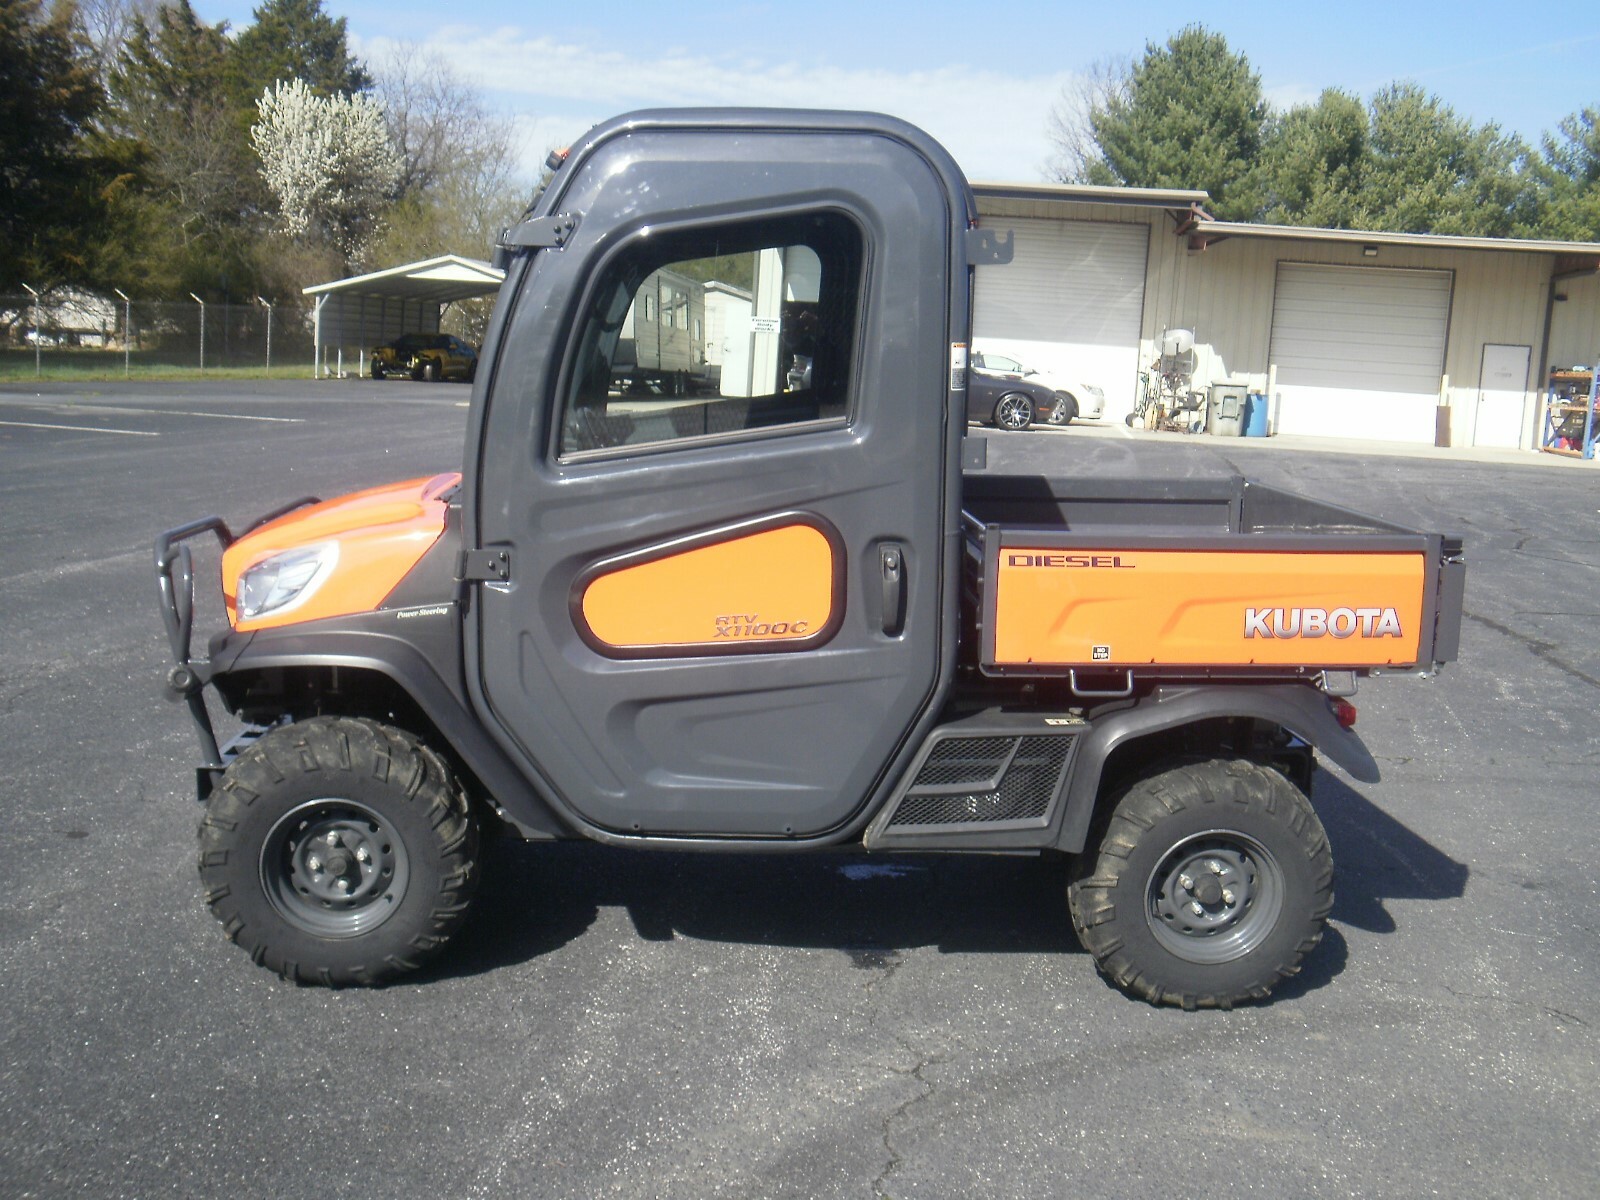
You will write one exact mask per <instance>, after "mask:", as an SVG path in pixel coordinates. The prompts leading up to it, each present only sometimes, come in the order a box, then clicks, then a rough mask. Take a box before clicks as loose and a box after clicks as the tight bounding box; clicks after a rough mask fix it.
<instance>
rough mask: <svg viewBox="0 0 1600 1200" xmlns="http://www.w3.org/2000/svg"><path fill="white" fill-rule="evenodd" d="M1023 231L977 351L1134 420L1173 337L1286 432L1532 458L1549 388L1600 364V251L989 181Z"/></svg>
mask: <svg viewBox="0 0 1600 1200" xmlns="http://www.w3.org/2000/svg"><path fill="white" fill-rule="evenodd" d="M975 190H976V191H977V194H978V206H979V211H980V213H981V214H983V217H984V221H983V223H984V224H985V225H986V226H990V227H993V228H996V229H1001V230H1004V229H1014V230H1016V233H1017V241H1016V256H1015V259H1014V261H1013V262H1012V263H1011V264H1010V265H1008V266H1005V267H984V268H979V270H978V280H977V285H976V311H975V317H974V328H973V334H974V341H975V342H983V343H986V344H990V345H993V346H995V348H996V349H1001V348H1002V347H1003V348H1005V349H1006V352H1008V353H1011V354H1012V356H1013V357H1016V358H1019V359H1021V360H1023V361H1025V362H1027V363H1028V364H1029V365H1030V366H1034V367H1036V368H1037V369H1040V370H1047V371H1051V372H1053V373H1059V374H1065V375H1077V376H1080V377H1083V378H1086V379H1088V380H1090V381H1091V382H1095V383H1098V384H1099V385H1100V386H1101V387H1103V388H1104V389H1105V391H1106V397H1107V406H1106V416H1107V419H1108V420H1116V419H1120V418H1121V417H1122V416H1123V414H1125V413H1127V412H1129V411H1130V410H1131V409H1132V406H1133V403H1134V400H1135V398H1136V396H1137V394H1138V388H1139V386H1140V383H1139V374H1140V371H1141V370H1142V369H1144V368H1147V367H1148V366H1149V364H1150V362H1151V361H1152V359H1153V358H1154V356H1155V347H1156V346H1157V344H1158V343H1159V340H1160V337H1161V334H1162V333H1163V332H1164V331H1165V330H1167V329H1176V328H1183V329H1190V330H1193V331H1194V333H1195V344H1196V348H1197V350H1198V351H1199V355H1198V363H1197V367H1196V373H1195V380H1194V384H1195V386H1196V388H1198V389H1203V388H1204V387H1205V385H1207V384H1209V383H1212V382H1230V383H1238V384H1242V385H1244V386H1246V387H1247V388H1248V389H1249V390H1250V391H1253V392H1259V393H1263V394H1267V395H1270V396H1271V397H1272V398H1273V404H1272V412H1273V423H1274V429H1275V430H1276V431H1278V432H1285V433H1307V434H1321V435H1327V436H1340V435H1345V436H1362V437H1377V438H1383V439H1388V440H1395V441H1411V442H1427V443H1434V442H1441V443H1448V444H1453V445H1479V446H1512V447H1514V446H1524V447H1532V446H1535V445H1537V438H1538V436H1539V428H1538V425H1539V421H1540V400H1541V398H1542V392H1543V388H1542V386H1541V382H1542V381H1543V380H1544V379H1545V378H1546V377H1547V375H1548V373H1549V371H1550V370H1551V369H1552V368H1556V367H1567V366H1573V365H1585V366H1591V365H1593V364H1594V363H1595V360H1596V358H1597V357H1600V245H1596V244H1589V243H1572V242H1553V241H1533V240H1512V239H1496V238H1473V237H1441V236H1433V235H1423V234H1393V233H1375V232H1363V231H1352V230H1325V229H1303V228H1294V227H1288V226H1276V225H1253V224H1246V223H1237V222H1222V221H1216V220H1213V219H1212V218H1211V217H1210V216H1209V215H1208V214H1207V213H1206V211H1205V204H1206V201H1207V199H1208V198H1207V196H1206V194H1205V193H1203V192H1195V191H1183V190H1156V189H1139V188H1097V187H1082V186H1072V185H1042V186H1030V185H1011V184H980V185H977V187H976V189H975Z"/></svg>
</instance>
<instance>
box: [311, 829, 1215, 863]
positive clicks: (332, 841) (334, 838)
mask: <svg viewBox="0 0 1600 1200" xmlns="http://www.w3.org/2000/svg"><path fill="white" fill-rule="evenodd" d="M327 842H328V845H330V846H337V845H338V844H339V835H338V834H337V833H330V834H329V835H328V837H327ZM1212 865H1213V866H1215V865H1216V864H1214V863H1213V864H1212Z"/></svg>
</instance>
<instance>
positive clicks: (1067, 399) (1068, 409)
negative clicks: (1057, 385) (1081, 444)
mask: <svg viewBox="0 0 1600 1200" xmlns="http://www.w3.org/2000/svg"><path fill="white" fill-rule="evenodd" d="M1077 419H1078V401H1077V398H1076V397H1074V396H1072V395H1070V394H1068V393H1067V392H1057V393H1056V402H1055V404H1054V406H1052V407H1051V409H1050V418H1049V423H1050V424H1051V425H1071V424H1072V423H1073V422H1074V421H1076V420H1077Z"/></svg>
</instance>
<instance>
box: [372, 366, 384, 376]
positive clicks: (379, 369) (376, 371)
mask: <svg viewBox="0 0 1600 1200" xmlns="http://www.w3.org/2000/svg"><path fill="white" fill-rule="evenodd" d="M372 377H373V378H374V379H382V378H383V364H382V363H381V362H375V363H373V364H372Z"/></svg>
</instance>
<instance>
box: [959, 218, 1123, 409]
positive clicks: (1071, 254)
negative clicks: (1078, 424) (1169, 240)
mask: <svg viewBox="0 0 1600 1200" xmlns="http://www.w3.org/2000/svg"><path fill="white" fill-rule="evenodd" d="M985 224H987V225H990V226H992V227H994V228H995V229H1000V230H1004V229H1012V230H1015V232H1016V239H1017V241H1016V254H1015V255H1014V256H1013V258H1012V261H1011V262H1010V263H1008V264H1007V265H1006V266H1003V267H979V268H978V270H977V272H976V274H977V280H976V283H975V285H974V297H973V320H972V332H973V341H974V342H975V343H976V344H977V345H978V346H979V347H980V348H982V347H985V346H987V347H989V348H990V349H993V350H995V351H996V352H999V353H1005V354H1010V355H1011V356H1012V357H1013V358H1016V359H1017V360H1019V361H1021V362H1024V363H1027V364H1028V365H1029V366H1030V367H1033V368H1034V369H1035V370H1039V371H1046V372H1049V373H1051V374H1057V375H1063V376H1066V377H1068V378H1077V379H1081V380H1082V381H1083V382H1085V383H1090V384H1094V385H1096V386H1098V387H1101V388H1104V389H1105V393H1106V415H1107V416H1108V417H1116V416H1120V415H1121V414H1122V413H1125V412H1129V411H1131V410H1132V408H1133V398H1134V391H1135V387H1136V385H1137V381H1138V375H1139V328H1140V324H1141V321H1142V318H1143V314H1144V273H1145V254H1146V251H1147V248H1148V245H1149V240H1150V228H1149V226H1148V225H1142V224H1112V223H1110V222H1103V221H1045V220H1028V219H1020V218H1017V219H1013V218H1004V217H991V218H988V219H987V220H986V221H985Z"/></svg>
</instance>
